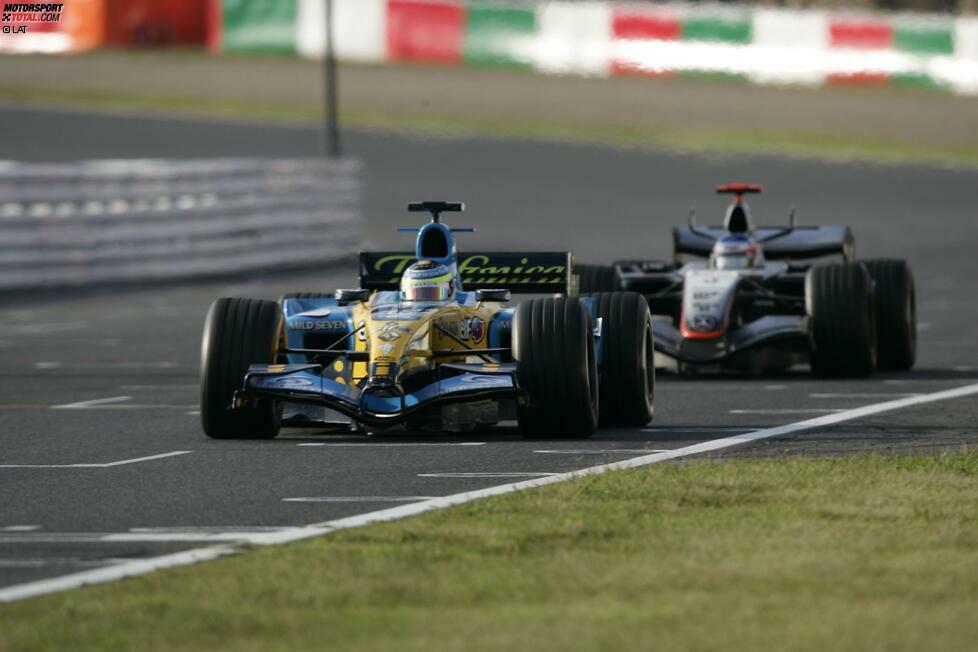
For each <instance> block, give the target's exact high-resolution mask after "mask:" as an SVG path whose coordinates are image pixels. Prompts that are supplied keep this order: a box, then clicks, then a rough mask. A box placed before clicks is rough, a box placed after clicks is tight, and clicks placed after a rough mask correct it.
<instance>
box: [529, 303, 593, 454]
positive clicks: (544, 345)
mask: <svg viewBox="0 0 978 652" xmlns="http://www.w3.org/2000/svg"><path fill="white" fill-rule="evenodd" d="M513 357H514V358H515V359H516V361H517V379H518V381H519V385H520V388H521V389H522V390H523V391H524V392H525V394H526V395H525V399H526V401H527V402H526V403H525V404H522V405H520V406H519V407H518V411H517V415H518V419H519V424H520V431H521V432H522V433H523V435H524V436H525V437H535V438H538V437H554V438H559V437H572V438H585V437H590V436H591V435H592V434H594V431H595V429H596V428H597V424H598V382H597V380H598V375H597V359H596V355H595V350H594V334H593V332H592V327H591V316H590V314H589V313H588V310H587V307H585V305H584V303H583V302H582V301H581V300H580V299H578V298H575V297H559V298H555V299H530V300H528V301H524V302H523V303H521V304H519V305H518V306H517V308H516V315H515V316H514V318H513Z"/></svg>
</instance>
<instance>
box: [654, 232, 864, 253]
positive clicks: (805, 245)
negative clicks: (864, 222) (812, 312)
mask: <svg viewBox="0 0 978 652" xmlns="http://www.w3.org/2000/svg"><path fill="white" fill-rule="evenodd" d="M725 234H726V231H725V230H724V229H723V227H719V226H693V227H682V226H678V227H674V228H673V229H672V240H673V251H674V252H675V254H676V256H679V255H680V254H690V255H692V256H702V257H706V256H709V255H710V252H711V251H712V250H713V243H714V242H715V241H716V240H717V239H718V238H720V237H722V236H723V235H725ZM753 235H754V237H755V238H756V239H757V242H758V243H760V245H761V249H762V251H763V252H764V257H765V258H767V259H768V260H783V259H793V260H804V259H811V258H822V257H823V256H834V255H841V256H842V257H843V258H844V259H845V260H852V259H853V257H854V255H855V254H854V247H855V242H854V239H853V237H852V231H851V230H850V229H849V227H847V226H793V227H779V226H761V227H758V228H757V229H755V230H754V232H753Z"/></svg>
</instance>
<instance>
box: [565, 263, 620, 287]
mask: <svg viewBox="0 0 978 652" xmlns="http://www.w3.org/2000/svg"><path fill="white" fill-rule="evenodd" d="M574 271H575V273H577V275H578V276H579V277H580V287H579V291H580V293H581V294H591V293H593V292H614V291H615V290H618V289H619V285H620V282H619V280H618V270H616V269H615V268H614V267H612V266H611V265H575V266H574Z"/></svg>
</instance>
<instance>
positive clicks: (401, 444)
mask: <svg viewBox="0 0 978 652" xmlns="http://www.w3.org/2000/svg"><path fill="white" fill-rule="evenodd" d="M296 445H297V446H330V447H352V448H374V447H376V446H393V447H409V446H485V445H486V442H484V441H453V442H447V441H446V442H440V441H403V442H390V441H364V442H342V441H338V442H325V441H315V442H308V441H307V442H303V443H301V444H296Z"/></svg>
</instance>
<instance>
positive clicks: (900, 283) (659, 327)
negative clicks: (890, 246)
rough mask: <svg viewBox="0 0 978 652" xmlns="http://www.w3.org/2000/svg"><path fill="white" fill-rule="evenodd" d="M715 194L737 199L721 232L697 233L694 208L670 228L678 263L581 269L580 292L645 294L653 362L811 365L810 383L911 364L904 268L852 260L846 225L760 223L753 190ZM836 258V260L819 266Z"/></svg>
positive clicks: (755, 368)
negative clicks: (684, 222)
mask: <svg viewBox="0 0 978 652" xmlns="http://www.w3.org/2000/svg"><path fill="white" fill-rule="evenodd" d="M716 190H717V192H718V193H726V194H732V195H733V201H732V203H731V204H730V206H729V207H728V209H727V213H726V218H725V220H724V223H723V226H722V227H720V226H711V227H700V226H697V224H696V221H695V215H694V214H692V213H691V214H690V218H689V225H688V226H687V227H676V228H674V229H673V243H674V260H673V262H671V263H669V262H661V261H620V262H618V263H616V264H615V265H614V266H613V267H610V266H581V267H579V268H578V270H577V271H578V272H579V274H580V277H581V289H582V290H584V291H593V290H596V289H601V290H610V289H625V290H631V291H637V292H640V293H642V294H643V295H644V296H645V297H646V299H647V300H648V302H649V305H650V307H651V310H652V313H653V332H654V337H655V350H656V352H657V353H658V354H659V355H658V356H656V357H657V359H659V360H662V359H663V358H664V359H665V360H666V361H668V362H670V363H672V364H673V365H674V366H675V368H676V369H677V370H678V371H695V370H708V371H725V370H732V371H737V372H760V371H768V370H777V369H786V368H788V367H790V366H792V365H793V364H796V363H799V362H809V363H810V365H811V369H812V371H813V372H814V373H815V375H817V376H865V375H868V374H870V373H872V371H873V370H874V369H876V368H879V369H887V370H905V369H909V368H911V367H912V366H913V364H914V360H915V357H916V342H917V327H916V308H915V298H914V281H913V275H912V274H911V271H910V268H909V267H908V265H907V263H906V262H905V261H903V260H896V259H877V260H864V261H856V260H855V257H854V252H853V247H854V242H853V236H852V232H851V230H850V229H849V228H848V227H844V226H821V227H805V226H796V225H795V218H794V211H792V213H791V216H790V217H789V225H788V226H786V227H755V226H754V225H753V223H752V221H751V215H750V208H749V207H748V205H747V202H746V201H744V195H746V194H749V193H759V192H761V190H762V189H761V186H760V185H757V184H744V183H736V184H729V185H722V186H718V187H717V189H716ZM684 256H692V257H693V258H694V260H692V261H690V262H685V261H684ZM833 256H837V257H839V258H841V262H826V261H825V260H824V259H826V258H830V257H833ZM816 259H823V260H822V261H819V262H814V263H813V261H815V260H816ZM661 366H666V365H661Z"/></svg>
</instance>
